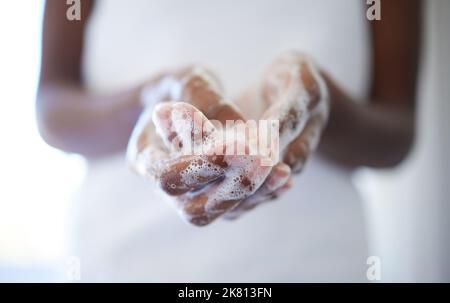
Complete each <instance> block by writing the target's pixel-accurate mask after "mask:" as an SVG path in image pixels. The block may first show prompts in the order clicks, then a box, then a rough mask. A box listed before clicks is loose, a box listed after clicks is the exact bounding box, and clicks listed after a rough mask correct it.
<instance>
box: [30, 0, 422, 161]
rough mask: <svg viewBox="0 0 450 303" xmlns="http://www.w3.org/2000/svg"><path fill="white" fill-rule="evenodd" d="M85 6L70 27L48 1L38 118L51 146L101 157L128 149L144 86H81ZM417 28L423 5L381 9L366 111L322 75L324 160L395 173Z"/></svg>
mask: <svg viewBox="0 0 450 303" xmlns="http://www.w3.org/2000/svg"><path fill="white" fill-rule="evenodd" d="M81 4H82V20H81V21H76V22H69V21H67V19H66V10H67V5H66V4H65V1H47V2H46V7H45V20H44V32H43V50H42V70H41V80H40V85H39V92H38V97H37V114H38V122H39V127H40V131H41V134H42V137H43V138H44V139H45V140H46V142H48V143H49V144H50V145H52V146H55V147H57V148H59V149H62V150H65V151H67V152H75V153H79V154H82V155H84V156H86V157H87V158H99V157H103V156H107V155H110V154H113V153H116V152H119V151H122V150H124V149H125V147H126V145H127V142H128V139H129V135H130V133H131V131H132V129H133V126H134V124H135V122H136V120H137V118H138V116H139V113H140V112H141V110H142V105H141V102H140V98H139V93H140V90H141V87H142V85H141V84H140V85H136V87H134V88H130V89H129V90H128V91H125V92H120V93H114V94H111V95H96V94H93V93H91V92H89V91H88V90H87V89H86V88H85V87H84V83H83V79H82V74H81V59H82V55H83V35H84V30H85V27H86V23H87V21H88V19H89V16H90V14H91V12H92V10H93V8H94V1H88V0H84V1H81ZM362 13H365V12H362ZM118 21H120V20H118ZM420 24H421V22H420V1H419V0H396V1H389V2H387V1H386V2H383V4H382V20H381V21H374V22H371V23H370V28H371V38H372V52H373V58H372V60H373V62H372V66H373V70H372V82H371V93H370V97H369V100H367V102H366V103H364V104H362V103H357V102H354V101H355V100H352V98H351V97H350V96H348V95H347V94H346V93H345V92H344V91H343V90H342V89H341V88H340V87H339V84H338V83H339V79H332V78H331V76H329V75H327V74H326V71H323V75H324V77H325V79H326V82H327V84H328V87H329V90H330V96H331V113H330V120H329V123H328V126H327V128H326V130H325V132H324V135H323V137H322V141H321V144H320V148H319V149H320V152H321V153H323V154H324V155H326V156H327V157H328V158H330V159H333V160H335V161H336V162H338V163H340V164H342V165H346V166H349V167H357V166H362V165H364V166H371V167H391V166H395V165H397V164H398V163H400V162H401V161H402V160H403V159H404V158H405V156H406V155H407V153H408V151H409V150H410V148H411V145H412V143H413V139H414V124H415V123H414V120H415V100H416V81H417V68H418V57H419V44H420ZM312 55H314V54H312ZM125 59H126V58H125ZM319 63H320V62H319ZM324 68H326V67H324ZM349 68H350V67H349Z"/></svg>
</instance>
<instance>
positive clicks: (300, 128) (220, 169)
mask: <svg viewBox="0 0 450 303" xmlns="http://www.w3.org/2000/svg"><path fill="white" fill-rule="evenodd" d="M258 97H259V100H260V102H263V103H264V106H265V107H266V109H265V111H264V113H263V114H262V115H261V117H260V118H261V119H268V120H276V121H279V126H280V128H279V139H280V140H279V143H280V148H279V155H277V157H279V158H280V159H281V161H280V162H278V163H273V165H267V164H263V160H264V159H263V156H262V155H259V154H257V153H256V154H255V153H251V152H250V150H251V149H252V146H251V144H249V143H248V140H247V139H249V138H248V134H244V135H243V138H244V140H238V139H236V137H234V136H226V135H224V133H229V129H227V127H218V125H217V123H219V124H220V123H222V125H225V122H226V121H228V120H230V121H237V120H240V121H245V117H244V116H243V115H242V113H240V112H239V110H238V109H237V107H236V106H235V105H233V104H231V103H226V102H225V101H224V97H223V90H222V86H221V84H220V82H219V81H218V78H217V77H216V76H215V75H214V74H213V73H211V72H210V71H208V70H206V69H204V68H200V67H195V66H194V67H187V68H184V69H181V70H178V71H175V72H166V73H162V74H160V75H158V76H157V77H155V78H154V79H153V80H151V81H150V82H149V84H148V85H147V87H146V89H144V93H143V99H144V101H145V102H146V103H147V110H146V111H144V113H143V114H142V116H141V118H140V119H139V121H138V123H137V125H136V127H135V130H134V132H133V135H132V137H131V139H130V143H129V148H128V160H129V162H130V164H131V165H132V167H133V168H134V169H135V170H136V171H137V172H138V173H139V174H141V175H142V176H145V177H151V178H153V179H156V180H157V182H158V183H159V185H160V187H161V188H162V189H163V190H164V191H165V192H166V193H167V194H168V195H170V196H172V197H173V199H174V201H175V203H176V205H177V206H178V209H179V210H180V212H181V214H182V215H183V217H185V218H186V219H187V220H188V221H189V222H191V223H193V224H195V225H206V224H208V223H210V222H212V221H213V220H214V219H216V218H217V217H219V216H221V215H225V217H227V218H236V217H238V216H239V215H240V214H242V213H243V212H246V211H248V210H250V209H253V208H254V207H255V206H257V205H259V204H261V203H263V202H265V201H269V200H273V199H275V198H277V197H279V196H280V195H281V194H282V193H283V192H285V191H286V190H287V189H289V188H290V187H291V186H292V178H291V168H292V170H293V171H295V172H297V171H299V170H301V168H302V167H303V164H304V163H305V161H306V159H307V158H308V157H309V155H310V153H311V152H312V151H313V150H314V148H315V147H316V145H317V142H318V140H319V137H320V133H321V131H322V129H323V127H324V125H325V122H326V119H327V114H328V101H327V98H326V89H325V87H324V84H323V81H322V79H321V78H320V76H319V74H318V72H317V69H316V68H315V66H314V65H313V64H312V63H311V61H310V60H309V59H307V58H306V57H305V56H303V55H301V54H298V53H293V52H290V53H287V54H284V55H283V56H281V57H280V58H278V59H277V60H276V61H275V62H274V63H273V64H272V65H271V67H270V68H269V70H268V72H267V75H266V76H265V77H264V80H263V82H262V84H261V86H260V89H259V92H258ZM161 101H183V102H163V103H160V102H161ZM155 103H158V104H157V105H155V106H152V104H155ZM241 138H242V137H241ZM250 141H251V140H250ZM230 146H232V147H233V148H232V149H231V150H244V151H245V152H244V154H242V153H240V154H236V153H231V154H230V153H228V152H225V151H228V148H229V147H230ZM239 147H240V148H241V149H239Z"/></svg>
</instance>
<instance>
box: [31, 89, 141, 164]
mask: <svg viewBox="0 0 450 303" xmlns="http://www.w3.org/2000/svg"><path fill="white" fill-rule="evenodd" d="M139 92H140V89H138V88H136V89H132V90H130V91H126V92H122V93H118V94H114V95H109V96H101V95H96V94H93V93H91V92H88V91H86V90H84V89H83V88H82V87H80V86H78V85H74V84H70V83H50V84H42V85H41V87H40V89H39V92H38V98H37V114H38V124H39V129H40V132H41V135H42V137H43V138H44V140H45V141H46V142H47V143H48V144H50V145H52V146H54V147H56V148H58V149H61V150H64V151H67V152H74V153H79V154H82V155H84V156H86V157H90V158H91V157H101V156H104V155H108V154H112V153H115V152H118V151H121V150H124V149H125V147H126V145H127V142H128V138H129V135H130V133H131V131H132V128H133V126H134V124H135V122H136V120H137V118H138V116H139V113H140V112H141V106H140V103H139Z"/></svg>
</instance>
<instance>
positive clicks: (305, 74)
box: [262, 52, 328, 150]
mask: <svg viewBox="0 0 450 303" xmlns="http://www.w3.org/2000/svg"><path fill="white" fill-rule="evenodd" d="M262 91H263V93H262V95H263V100H265V103H266V104H267V105H268V109H267V110H266V112H265V113H264V114H263V117H264V118H266V119H275V120H278V121H279V122H280V128H279V132H280V150H283V149H284V148H286V147H287V145H288V144H289V143H290V142H291V141H292V140H294V139H295V138H296V137H297V136H298V135H299V134H300V132H301V131H302V129H303V128H304V126H305V124H306V123H307V121H308V120H309V117H310V115H312V114H316V113H317V112H321V114H322V115H324V114H325V113H327V112H328V93H327V90H326V86H325V83H324V81H323V79H322V78H321V77H320V75H319V73H318V71H317V68H316V67H315V65H314V63H313V62H312V60H311V59H310V58H308V57H307V56H305V55H303V54H301V53H298V52H288V53H285V54H283V55H282V56H280V57H279V58H278V59H277V60H276V61H275V62H274V63H273V64H272V66H271V68H270V69H269V70H268V73H267V76H266V78H265V79H264V81H263V86H262Z"/></svg>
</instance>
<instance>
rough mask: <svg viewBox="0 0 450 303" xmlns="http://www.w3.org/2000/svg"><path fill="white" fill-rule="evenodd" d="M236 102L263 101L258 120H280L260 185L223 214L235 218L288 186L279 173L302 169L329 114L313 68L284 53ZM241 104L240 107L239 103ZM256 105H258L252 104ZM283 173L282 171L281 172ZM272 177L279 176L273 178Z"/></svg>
mask: <svg viewBox="0 0 450 303" xmlns="http://www.w3.org/2000/svg"><path fill="white" fill-rule="evenodd" d="M237 103H238V104H246V105H247V107H248V104H252V105H255V104H257V105H259V104H263V105H264V107H265V110H264V111H263V112H262V114H261V116H260V119H269V120H278V121H280V158H281V159H282V161H281V162H279V163H278V164H277V165H276V166H274V168H273V172H274V173H273V174H271V175H270V177H268V178H267V180H266V183H267V186H262V187H261V188H260V189H259V190H258V191H257V192H256V193H255V194H254V195H252V196H251V197H249V198H248V199H246V200H245V201H243V202H242V203H240V204H239V205H238V206H237V207H236V208H234V209H233V210H231V211H230V212H228V213H227V214H226V217H227V218H236V217H238V216H240V215H241V214H242V213H244V212H245V211H246V210H250V209H253V208H254V207H256V206H257V205H260V204H261V203H263V202H266V201H271V200H274V199H276V198H278V197H279V196H280V195H281V194H283V193H284V192H286V191H287V190H288V189H289V188H290V187H292V183H293V182H292V178H290V177H289V178H288V179H287V182H286V183H284V184H282V185H281V186H279V187H276V186H274V187H271V186H269V185H268V184H270V183H271V182H274V183H276V182H279V183H280V184H281V183H283V182H282V181H281V180H283V179H282V177H281V176H283V175H285V174H287V172H288V171H289V175H290V173H299V172H301V171H302V169H303V167H304V165H305V163H306V161H307V159H308V158H309V157H310V155H311V154H312V152H313V151H314V150H315V149H316V148H317V145H318V143H319V140H320V136H321V134H322V131H323V129H324V128H325V125H326V122H327V120H328V114H329V99H328V90H327V85H326V84H325V82H324V79H323V78H322V76H321V74H320V73H319V71H318V69H317V67H316V66H315V65H314V63H313V62H312V61H311V59H309V58H308V57H307V56H305V55H303V54H301V53H298V52H287V53H285V54H282V55H281V56H280V57H279V58H277V59H276V60H275V61H274V62H273V63H272V65H271V66H270V68H269V69H268V71H267V73H266V76H265V77H264V79H263V81H262V83H261V85H259V88H258V89H256V91H255V90H252V91H250V92H247V93H245V94H243V95H242V96H241V97H240V98H238V99H237ZM242 107H244V106H242ZM254 107H258V106H254ZM283 171H284V172H285V173H284V174H283V173H282V172H283ZM276 176H279V177H278V178H276Z"/></svg>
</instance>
